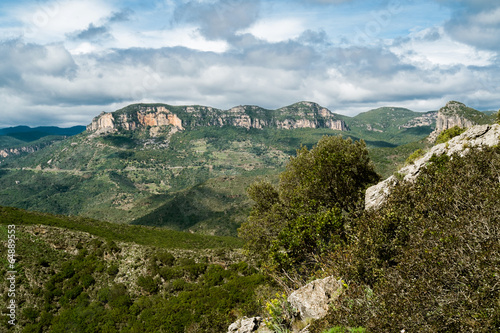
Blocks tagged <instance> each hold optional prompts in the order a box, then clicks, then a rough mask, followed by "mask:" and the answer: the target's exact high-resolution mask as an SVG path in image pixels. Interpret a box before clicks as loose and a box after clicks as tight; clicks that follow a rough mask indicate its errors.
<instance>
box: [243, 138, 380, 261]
mask: <svg viewBox="0 0 500 333" xmlns="http://www.w3.org/2000/svg"><path fill="white" fill-rule="evenodd" d="M377 180H379V176H378V175H377V174H376V173H375V171H374V167H373V164H372V163H371V161H370V159H369V157H368V151H367V149H366V145H365V143H364V142H363V141H359V142H353V141H352V140H351V139H347V140H344V139H342V137H340V136H332V137H327V136H325V137H323V138H322V139H321V140H320V141H319V142H318V144H317V145H316V146H315V147H313V148H312V149H311V150H308V149H307V148H306V147H302V148H301V149H300V150H298V151H297V156H296V157H292V158H291V159H290V162H289V163H288V164H287V166H286V170H285V171H284V172H283V173H282V174H281V175H280V183H279V187H278V188H275V187H274V186H273V185H272V184H270V183H268V182H260V183H255V184H253V185H252V186H250V188H249V189H248V195H249V197H250V198H251V199H252V200H253V201H254V202H255V204H254V206H253V208H252V211H251V213H250V216H249V218H248V220H247V222H245V223H243V225H242V226H241V228H240V229H239V231H238V232H239V236H240V237H241V238H243V239H245V241H246V248H247V249H248V250H250V251H251V252H252V253H253V254H254V255H256V256H258V257H260V258H262V259H264V260H265V261H266V262H271V263H272V262H274V265H273V266H275V268H278V269H281V268H284V267H291V266H297V265H301V264H304V263H305V262H307V260H308V259H309V258H310V257H311V256H312V255H316V254H319V253H321V252H323V251H325V250H326V249H328V248H330V247H331V246H332V245H335V244H338V242H339V240H341V239H342V235H343V222H344V219H343V218H342V214H344V213H352V212H354V211H356V210H357V209H359V208H360V207H362V205H363V201H364V200H363V199H364V190H365V188H366V187H367V186H368V185H369V184H371V183H374V182H376V181H377ZM276 264H277V265H276ZM304 268H305V269H304V270H308V269H311V266H310V265H307V264H306V265H305V267H304Z"/></svg>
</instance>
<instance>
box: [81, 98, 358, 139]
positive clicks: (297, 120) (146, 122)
mask: <svg viewBox="0 0 500 333" xmlns="http://www.w3.org/2000/svg"><path fill="white" fill-rule="evenodd" d="M169 125H170V126H173V128H175V129H176V130H183V129H184V128H195V127H199V126H216V127H222V126H235V127H243V128H246V129H250V128H257V129H262V128H266V127H270V128H278V129H295V128H329V129H333V130H339V131H347V130H348V127H347V125H346V124H345V122H344V121H343V120H341V119H339V118H338V117H337V116H336V115H335V114H333V113H331V112H330V111H329V110H328V109H326V108H324V107H321V106H319V105H318V104H316V103H312V102H300V103H296V104H293V105H290V106H287V107H284V108H280V109H278V110H266V109H263V108H260V107H258V106H248V105H247V106H236V107H233V108H231V109H229V110H220V109H215V108H212V107H207V106H180V107H175V106H169V105H164V104H162V105H159V104H137V105H131V106H128V107H126V108H124V109H121V110H118V111H115V112H112V113H106V112H103V113H101V114H100V115H99V116H97V117H95V118H94V119H93V120H92V123H91V124H89V125H88V126H87V132H90V133H97V134H101V133H109V132H114V131H117V130H120V129H123V130H135V129H140V128H146V127H149V128H154V127H161V126H169Z"/></svg>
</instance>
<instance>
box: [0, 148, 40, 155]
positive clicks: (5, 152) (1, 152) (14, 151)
mask: <svg viewBox="0 0 500 333" xmlns="http://www.w3.org/2000/svg"><path fill="white" fill-rule="evenodd" d="M41 148H42V147H40V146H28V147H20V148H6V149H0V157H8V156H11V155H20V154H22V153H34V152H35V151H37V150H40V149H41Z"/></svg>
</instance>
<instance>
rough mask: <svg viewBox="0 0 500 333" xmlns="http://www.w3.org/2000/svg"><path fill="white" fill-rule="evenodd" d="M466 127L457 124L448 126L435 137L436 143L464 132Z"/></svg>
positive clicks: (443, 141)
mask: <svg viewBox="0 0 500 333" xmlns="http://www.w3.org/2000/svg"><path fill="white" fill-rule="evenodd" d="M466 130H467V128H461V127H459V126H453V127H451V128H448V129H446V130H444V131H442V132H441V133H439V135H438V137H437V138H436V144H439V143H445V142H447V141H449V140H450V139H452V138H454V137H456V136H458V135H460V134H462V133H463V132H465V131H466Z"/></svg>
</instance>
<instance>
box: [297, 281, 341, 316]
mask: <svg viewBox="0 0 500 333" xmlns="http://www.w3.org/2000/svg"><path fill="white" fill-rule="evenodd" d="M342 289H343V287H342V281H340V280H337V279H335V278H334V277H332V276H330V277H327V278H324V279H321V280H315V281H313V282H311V283H308V284H306V285H305V286H303V287H302V288H300V289H297V290H296V291H294V292H293V293H292V294H290V296H288V302H290V304H291V305H292V306H293V307H294V308H295V309H297V310H298V311H299V312H300V316H301V318H302V319H307V318H314V319H319V318H322V317H324V316H325V315H326V313H327V312H328V308H329V304H330V303H331V302H333V301H334V300H336V299H337V298H338V297H339V296H340V294H341V293H342Z"/></svg>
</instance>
